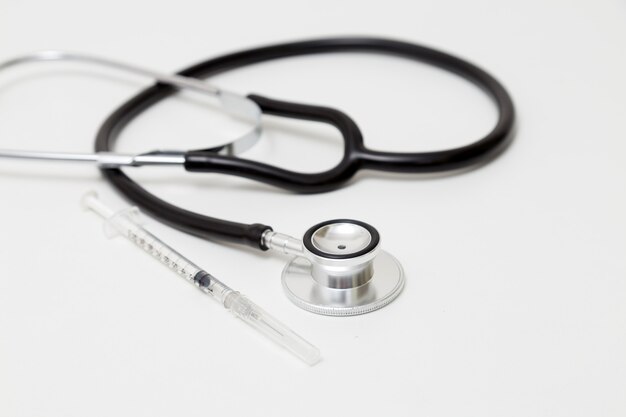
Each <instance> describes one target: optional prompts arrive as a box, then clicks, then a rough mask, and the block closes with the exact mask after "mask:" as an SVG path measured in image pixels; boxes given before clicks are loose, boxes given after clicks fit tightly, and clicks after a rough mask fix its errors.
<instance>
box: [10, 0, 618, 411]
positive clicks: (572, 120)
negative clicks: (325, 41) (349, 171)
mask: <svg viewBox="0 0 626 417" xmlns="http://www.w3.org/2000/svg"><path fill="white" fill-rule="evenodd" d="M625 21H626V5H625V3H624V2H623V1H595V2H591V1H571V0H569V1H525V2H516V3H513V2H498V1H487V0H484V1H472V2H468V1H428V2H426V1H414V2H409V1H406V2H401V1H385V2H377V3H376V4H367V2H363V1H345V2H338V1H320V0H317V1H306V2H294V1H262V2H247V3H246V2H241V1H224V2H209V1H205V2H201V1H189V0H181V1H177V2H170V3H169V4H166V3H164V2H161V3H159V2H148V1H145V2H129V1H120V0H112V1H108V2H86V1H70V0H60V1H48V2H44V1H40V2H35V1H28V0H19V1H18V0H0V57H1V58H8V57H11V56H14V55H16V54H21V53H25V52H30V51H33V50H39V49H45V48H62V49H69V50H76V51H88V52H91V53H96V54H99V55H103V56H108V57H113V58H118V59H121V60H125V61H129V62H134V63H137V64H142V65H144V66H146V67H149V68H154V69H159V70H163V71H175V70H177V69H180V68H182V67H184V66H186V65H188V64H191V63H194V62H197V61H199V60H201V59H204V58H206V57H210V56H214V55H216V54H219V53H222V52H227V51H230V50H234V49H242V48H245V47H248V46H253V45H261V44H266V43H270V42H278V41H283V40H291V39H294V38H296V39H297V38H306V37H311V36H321V35H336V34H371V35H383V36H389V37H396V38H400V39H405V40H410V41H414V42H418V43H424V44H427V45H430V46H434V47H439V48H442V49H444V50H446V51H448V52H451V53H454V54H457V55H459V56H462V57H464V58H467V59H470V60H471V61H473V62H475V63H477V64H479V65H480V66H482V67H484V68H485V69H487V70H488V71H490V72H491V73H493V74H494V75H495V76H496V77H497V78H499V79H500V80H501V81H502V82H503V83H504V84H505V85H506V87H507V88H508V89H509V90H510V91H511V92H512V94H513V96H514V99H515V102H516V105H517V109H518V114H519V132H518V136H517V138H516V141H515V143H514V145H513V146H512V147H511V148H510V149H509V150H508V151H507V152H506V153H505V154H504V155H502V156H501V157H500V158H499V159H497V160H496V161H495V162H493V163H491V164H489V165H487V166H485V167H483V168H481V169H479V170H475V171H472V172H469V173H465V174H462V175H456V176H447V177H440V178H420V177H416V176H411V177H409V178H407V177H398V176H387V175H376V174H372V173H366V174H361V175H359V178H358V180H357V181H355V182H353V183H352V184H351V185H349V186H348V187H346V188H345V189H343V190H340V191H337V192H333V193H329V194H323V195H310V196H298V195H292V194H289V193H286V192H281V191H278V190H275V189H273V188H271V187H267V186H263V185H258V184H255V183H252V182H249V181H245V180H238V179H232V178H226V177H222V176H213V175H192V174H186V173H184V172H180V171H178V170H176V169H164V170H157V169H148V168H145V169H142V170H141V171H140V172H138V171H132V175H133V176H134V177H136V178H138V179H141V180H142V182H143V183H144V184H145V185H146V186H147V187H148V189H150V190H151V191H153V192H155V193H156V194H157V195H159V196H163V197H165V198H167V199H168V200H170V201H173V202H175V203H177V204H179V205H181V206H183V207H186V208H189V209H193V210H198V211H201V212H203V213H207V214H211V215H215V216H218V217H224V218H229V219H233V220H239V221H247V222H257V221H258V222H263V223H266V224H271V225H272V226H274V227H275V229H277V230H280V231H283V232H286V233H290V234H293V235H296V236H297V235H300V234H301V233H303V232H304V231H305V230H306V229H307V228H308V227H309V226H310V225H312V224H314V223H316V222H318V221H321V220H324V219H328V218H335V217H344V216H347V217H352V218H357V219H362V220H365V221H368V222H370V223H372V224H374V225H375V226H376V227H377V228H378V229H379V231H380V232H381V234H382V236H383V239H384V245H385V248H386V250H388V251H389V252H391V253H393V254H394V255H395V256H396V257H397V258H398V259H399V260H400V261H401V262H402V263H403V264H404V267H405V272H406V276H407V280H408V281H407V286H406V289H405V291H404V293H403V294H402V295H401V297H400V298H399V299H398V300H397V301H395V302H394V303H392V304H391V305H389V306H388V307H386V308H384V309H383V310H381V311H379V312H376V313H373V314H369V315H366V316H362V317H353V318H328V317H319V316H315V315H311V314H309V313H306V312H304V311H300V310H298V309H297V308H296V307H294V306H293V305H291V304H290V303H289V301H288V300H287V299H286V298H285V297H284V296H283V294H282V290H281V287H280V278H279V277H280V272H281V270H282V267H283V264H284V261H285V260H284V259H282V258H280V257H267V256H264V255H262V254H260V253H256V252H254V251H252V250H244V251H240V250H238V248H235V247H227V246H221V245H218V244H216V243H212V242H206V241H202V240H200V239H196V238H194V237H190V236H188V235H185V234H183V233H180V232H178V231H175V230H172V229H170V228H168V227H165V226H163V225H160V224H158V223H157V222H155V221H150V223H149V224H150V227H151V229H152V230H153V231H155V232H156V233H157V234H158V235H161V236H162V237H164V238H165V239H166V240H168V241H169V242H170V243H171V244H172V245H173V246H175V247H177V248H179V249H180V250H181V251H182V252H183V253H185V254H187V255H189V256H190V257H191V259H193V260H196V262H198V263H199V264H201V265H202V266H204V267H206V268H207V269H208V270H209V271H211V272H212V273H214V274H215V275H217V276H218V277H221V278H222V279H223V280H224V281H226V282H227V283H229V284H230V285H232V286H233V287H235V288H237V289H239V290H241V291H242V292H244V293H246V294H248V295H249V296H250V297H251V298H252V299H253V300H255V301H257V302H258V303H259V304H260V305H261V306H264V307H265V308H266V309H267V310H269V311H270V312H272V313H274V314H275V315H276V316H277V317H278V318H280V319H282V320H284V321H285V322H287V323H288V324H289V325H290V326H292V327H293V328H294V329H295V330H296V331H298V332H299V333H301V334H302V335H303V336H305V337H307V338H308V339H310V340H311V341H312V342H314V343H315V344H317V345H318V346H319V347H320V349H321V350H322V353H323V356H324V361H323V362H322V363H320V364H319V365H318V366H316V367H314V368H307V367H306V366H305V365H302V364H301V363H299V362H298V361H297V360H295V359H293V358H292V357H290V356H289V355H288V354H286V353H284V352H282V351H280V350H278V349H275V348H274V346H273V345H271V344H270V343H269V342H267V341H265V340H264V339H262V338H261V337H260V336H258V335H256V334H255V333H254V332H253V331H252V330H250V329H248V328H246V327H245V326H244V325H243V324H242V323H240V322H238V321H236V320H235V319H233V318H232V317H230V316H229V315H228V313H227V312H226V311H224V310H222V309H221V308H220V307H219V306H218V305H217V304H216V303H214V302H212V301H211V300H210V299H207V298H206V297H203V296H202V295H201V294H200V293H199V292H197V291H195V290H194V289H193V288H192V287H190V286H189V285H186V284H185V283H184V282H182V281H181V280H180V279H179V278H177V277H176V276H174V275H173V274H172V273H171V272H169V271H167V270H166V269H165V268H163V267H162V266H161V265H159V264H158V263H156V262H155V261H154V260H152V259H150V258H149V257H148V256H145V255H144V254H141V253H139V252H138V251H137V250H136V249H135V248H134V247H132V246H131V245H130V244H129V243H128V242H125V241H124V240H119V239H118V240H113V241H108V240H106V239H105V238H104V237H103V235H102V232H101V225H100V221H99V219H97V218H96V217H95V216H94V215H91V214H88V213H84V212H82V211H81V209H80V207H79V204H78V201H79V200H80V197H81V196H82V194H83V193H84V192H86V191H87V190H89V189H95V190H97V191H98V192H99V193H100V195H101V197H102V198H103V199H104V200H106V201H107V202H108V203H110V204H111V205H113V206H115V207H117V208H121V207H124V206H125V205H126V203H125V202H124V201H123V200H122V199H121V198H119V197H118V196H117V195H116V193H115V192H114V191H113V190H112V189H111V187H110V186H109V185H107V184H106V183H104V182H103V181H102V180H101V178H100V176H99V174H98V172H97V170H96V169H95V168H93V167H88V166H82V167H78V166H68V165H57V164H42V163H26V162H6V161H2V163H1V164H0V195H1V196H2V200H1V202H2V203H1V205H0V207H1V209H0V210H1V212H0V213H1V216H0V265H2V267H1V269H0V271H1V272H0V416H2V417H13V416H16V417H17V416H48V417H52V416H111V415H133V416H172V415H185V416H206V415H219V416H242V415H266V416H287V415H302V416H323V415H346V416H348V415H349V416H368V415H393V416H409V415H410V416H417V415H424V416H483V417H484V416H505V415H506V416H568V417H574V416H624V415H626V260H625V254H626V218H625V215H624V213H626V187H625V186H624V182H625V178H626V176H625V175H626V164H625V163H624V155H625V153H626V137H625V136H626V127H625V123H624V116H625V113H626V101H625V97H626V81H624V74H626V58H625V51H626V24H624V22H625ZM214 82H215V83H216V84H219V85H220V86H223V87H228V88H230V89H232V90H234V91H239V92H242V93H247V92H251V91H253V92H257V93H262V94H266V95H269V96H272V97H277V98H285V99H293V100H299V101H303V102H310V103H317V104H323V105H331V106H334V107H338V108H341V109H343V110H344V111H346V112H347V113H348V114H350V115H352V116H353V117H354V118H355V119H356V120H357V122H358V123H359V124H360V125H361V127H362V129H363V131H364V134H365V137H366V142H367V144H368V145H369V146H371V147H372V148H377V149H385V148H388V149H393V150H405V151H416V150H432V149H437V148H442V147H448V146H455V145H460V144H464V143H469V142H470V141H472V140H474V139H475V138H477V137H479V136H480V135H482V134H484V133H486V132H487V131H488V130H489V129H490V127H491V124H492V123H493V121H494V120H495V111H494V109H493V108H492V107H491V104H490V102H489V101H488V100H487V98H485V97H484V96H483V95H482V93H481V92H480V91H478V90H477V89H476V88H474V87H473V86H471V85H468V84H466V83H465V82H464V81H462V80H460V79H457V78H456V77H454V76H452V75H449V74H446V73H442V72H440V71H437V70H435V69H432V68H430V67H427V66H424V65H420V64H415V63H411V62H406V61H402V60H398V59H392V58H388V57H377V56H366V55H341V56H324V57H314V58H302V59H291V60H288V61H283V62H280V63H278V62H277V63H271V64H266V65H259V66H256V67H254V68H249V69H246V70H242V71H238V72H233V73H231V74H228V75H226V76H221V77H219V78H218V79H215V80H214ZM146 83H147V81H146V80H144V79H140V78H135V77H127V76H126V75H123V74H115V73H113V74H112V73H110V72H108V71H106V70H99V69H94V68H91V67H86V66H80V65H71V66H70V65H61V64H44V65H37V66H31V67H29V68H26V67H24V68H22V70H13V71H10V72H6V73H3V74H0V119H1V122H0V144H1V146H0V147H16V148H27V149H41V150H43V149H49V150H67V151H76V152H79V151H89V150H90V149H91V148H92V142H93V136H94V134H95V132H96V129H97V127H98V125H99V123H100V121H101V120H102V119H103V118H104V117H105V116H106V115H107V114H108V113H109V112H110V111H111V110H112V109H113V108H114V107H115V106H116V105H117V104H118V103H120V102H121V101H123V100H125V99H126V98H127V97H129V96H130V95H132V94H133V93H134V92H135V91H137V89H138V88H141V87H142V86H144V85H146ZM190 97H191V96H189V97H188V98H182V99H180V98H179V99H175V100H171V101H169V102H167V103H164V104H163V105H159V106H157V107H155V108H154V109H153V110H151V111H150V112H148V113H146V115H145V117H142V118H140V119H139V120H138V121H137V122H136V123H134V124H132V125H131V126H130V128H129V129H128V130H127V131H126V132H125V133H124V135H123V138H122V140H121V143H120V146H119V149H120V150H126V151H141V150H146V149H155V148H158V147H166V148H179V147H182V148H183V149H185V148H193V147H201V146H208V145H210V144H216V143H218V142H219V139H215V138H220V137H224V136H227V135H224V132H225V129H230V127H229V126H226V124H225V122H224V120H223V119H221V118H220V117H221V116H219V115H215V114H214V113H213V112H212V110H211V108H210V107H208V106H207V105H206V104H204V103H203V101H202V100H199V99H197V98H195V99H192V98H190ZM340 154H341V144H340V140H339V136H338V134H337V133H336V132H335V131H333V130H332V129H330V128H326V127H317V126H310V125H308V124H307V125H303V124H300V123H292V122H289V123H286V122H281V121H279V120H274V119H272V120H268V128H267V133H266V135H265V137H264V139H263V143H262V144H261V145H259V147H258V148H256V149H255V150H254V151H252V152H250V154H249V156H250V157H254V158H258V159H262V160H265V161H270V162H272V163H276V164H279V165H282V166H285V167H289V168H294V169H300V170H304V171H314V170H319V169H325V168H328V167H330V166H332V165H333V163H335V162H336V161H338V159H339V158H340Z"/></svg>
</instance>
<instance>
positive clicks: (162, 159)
mask: <svg viewBox="0 0 626 417" xmlns="http://www.w3.org/2000/svg"><path fill="white" fill-rule="evenodd" d="M0 158H12V159H29V160H39V161H65V162H90V163H96V164H97V165H98V166H100V167H104V168H118V167H123V166H130V167H140V166H146V165H175V166H180V165H183V164H184V163H185V153H184V152H174V151H156V152H149V153H144V154H139V155H127V154H117V153H110V152H99V153H64V152H38V151H32V152H31V151H12V150H5V149H0Z"/></svg>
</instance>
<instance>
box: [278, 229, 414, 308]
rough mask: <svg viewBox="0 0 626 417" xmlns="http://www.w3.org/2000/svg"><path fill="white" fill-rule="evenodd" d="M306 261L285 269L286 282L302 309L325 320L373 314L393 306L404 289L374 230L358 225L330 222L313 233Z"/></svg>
mask: <svg viewBox="0 0 626 417" xmlns="http://www.w3.org/2000/svg"><path fill="white" fill-rule="evenodd" d="M302 246H303V247H302V256H297V257H295V258H293V259H292V260H291V261H290V262H289V263H288V264H287V266H286V267H285V269H284V270H283V274H282V283H283V288H284V290H285V293H286V294H287V297H288V298H289V299H290V300H291V301H292V302H293V303H294V304H296V305H297V306H298V307H300V308H303V309H305V310H307V311H310V312H313V313H317V314H323V315H327V316H353V315H358V314H365V313H369V312H371V311H374V310H378V309H379V308H382V307H384V306H385V305H387V304H389V303H390V302H391V301H393V300H394V299H395V298H396V297H397V296H398V295H399V294H400V292H401V291H402V288H403V287H404V272H403V271H402V267H401V266H400V264H399V263H398V261H397V260H396V259H395V258H394V257H393V256H391V255H390V254H388V253H387V252H384V251H382V250H380V236H379V234H378V232H377V231H376V229H374V228H373V227H372V226H370V225H368V224H366V223H363V222H360V221H356V220H346V219H340V220H330V221H327V222H324V223H320V224H317V225H315V226H313V227H312V228H310V229H309V230H308V231H307V232H306V234H305V235H304V238H303V241H302Z"/></svg>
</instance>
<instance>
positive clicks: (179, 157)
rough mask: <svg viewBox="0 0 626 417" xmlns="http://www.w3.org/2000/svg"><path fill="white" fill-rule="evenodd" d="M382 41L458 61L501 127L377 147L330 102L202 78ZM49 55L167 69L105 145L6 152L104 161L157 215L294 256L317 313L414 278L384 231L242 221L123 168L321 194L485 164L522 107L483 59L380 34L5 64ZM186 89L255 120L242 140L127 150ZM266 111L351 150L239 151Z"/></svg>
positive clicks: (452, 66) (405, 53) (304, 294)
mask: <svg viewBox="0 0 626 417" xmlns="http://www.w3.org/2000/svg"><path fill="white" fill-rule="evenodd" d="M336 52H372V53H382V54H389V55H395V56H400V57H404V58H408V59H412V60H417V61H421V62H426V63H429V64H432V65H435V66H438V67H440V68H443V69H445V70H448V71H451V72H454V73H456V74H458V75H460V76H462V77H463V78H466V79H467V80H469V81H471V82H473V83H474V84H476V85H478V86H479V87H481V88H482V89H483V90H484V91H485V92H486V93H487V94H488V95H489V96H490V97H491V98H492V99H493V101H494V103H495V104H496V106H497V108H498V112H499V115H498V120H497V123H496V125H495V127H494V128H493V129H492V130H491V132H489V133H488V134H487V135H486V136H485V137H483V138H481V139H479V140H477V141H475V142H474V143H472V144H469V145H466V146H462V147H458V148H454V149H447V150H442V151H435V152H421V153H398V152H383V151H374V150H370V149H368V148H367V147H366V146H365V145H364V143H363V137H362V135H361V132H360V130H359V128H358V126H357V125H356V123H355V122H354V121H353V120H352V119H351V118H350V117H349V116H347V115H346V114H345V113H343V112H341V111H339V110H336V109H333V108H329V107H322V106H315V105H309V104H302V103H292V102H286V101H281V100H277V99H272V98H267V97H263V96H260V95H255V94H250V95H248V96H246V97H244V96H241V95H238V94H235V93H231V92H227V91H223V90H221V89H219V88H217V87H215V86H213V85H211V84H208V83H206V82H204V81H201V80H199V79H201V78H208V77H211V76H214V75H217V74H221V73H224V72H227V71H231V70H235V69H238V68H242V67H245V66H248V65H253V64H256V63H260V62H265V61H270V60H275V59H280V58H286V57H292V56H300V55H310V54H320V53H336ZM40 60H74V61H85V62H90V63H94V64H100V65H106V66H109V67H113V68H117V69H120V70H126V71H130V72H134V73H138V74H142V75H146V76H148V77H151V78H153V79H156V80H157V81H158V82H159V83H158V84H156V85H154V86H152V87H150V88H148V89H146V90H144V91H142V92H141V93H139V94H138V95H136V96H135V97H133V98H131V99H130V100H129V101H127V102H126V103H124V104H123V105H122V106H120V107H119V108H118V109H117V110H115V111H114V112H113V113H112V114H111V115H110V116H109V117H108V118H107V119H106V120H105V122H104V123H103V124H102V126H101V127H100V130H99V132H98V134H97V137H96V143H95V150H96V153H94V154H67V153H50V152H28V151H8V150H0V157H13V158H27V159H48V160H68V161H87V162H95V163H97V164H98V165H99V166H100V168H101V171H102V173H103V175H104V177H105V178H106V179H107V180H108V181H109V182H110V183H111V184H112V185H113V186H114V187H115V188H116V189H117V190H118V191H119V192H120V193H121V194H123V195H124V196H125V197H126V198H127V199H129V200H130V201H132V202H133V203H134V204H136V205H137V206H139V207H140V208H141V209H142V210H143V211H145V212H148V213H150V214H151V215H152V216H154V217H156V218H157V219H159V220H161V221H163V222H164V223H167V224H169V225H171V226H173V227H175V228H177V229H180V230H182V231H185V232H187V233H190V234H193V235H196V236H200V237H203V238H208V239H218V240H225V241H230V242H234V243H239V244H246V245H248V246H252V247H254V248H257V249H261V250H263V251H267V250H272V251H278V252H280V253H284V254H288V255H292V256H293V258H292V259H291V260H290V261H289V262H288V264H287V266H286V267H285V269H284V270H283V274H282V284H283V288H284V290H285V293H286V294H287V296H288V298H289V299H290V300H291V301H292V302H294V303H295V304H296V305H297V306H299V307H301V308H303V309H305V310H308V311H311V312H314V313H318V314H324V315H331V316H346V315H356V314H363V313H367V312H370V311H374V310H377V309H379V308H381V307H383V306H385V305H387V304H388V303H389V302H391V301H393V300H394V299H395V298H396V297H397V296H398V295H399V294H400V292H401V291H402V289H403V287H404V281H405V277H404V273H403V270H402V267H401V266H400V264H399V262H398V261H397V260H396V259H395V258H394V257H393V256H391V255H390V254H388V253H387V252H385V251H383V250H381V249H380V236H379V233H378V232H377V230H376V229H375V228H374V227H373V226H371V225H369V224H367V223H364V222H361V221H357V220H352V219H336V220H329V221H326V222H322V223H319V224H316V225H314V226H313V227H311V228H310V229H308V230H307V232H306V233H305V234H304V236H303V237H302V238H301V239H297V238H294V237H291V236H288V235H286V234H282V233H278V232H275V231H274V230H273V228H272V227H270V226H267V225H263V224H258V223H255V224H243V223H236V222H232V221H227V220H222V219H217V218H214V217H208V216H205V215H202V214H199V213H194V212H191V211H189V210H185V209H183V208H181V207H177V206H175V205H173V204H171V203H168V202H166V201H164V200H162V199H160V198H158V197H156V196H155V195H153V194H151V193H149V192H148V191H147V190H146V189H144V188H143V187H142V186H141V185H139V184H138V183H137V182H135V181H134V180H133V179H131V178H130V177H128V176H127V175H126V174H125V173H124V172H122V170H121V169H120V168H121V167H126V166H146V165H171V166H183V167H184V168H185V169H186V170H187V171H190V172H210V173H219V174H228V175H235V176H240V177H245V178H248V179H251V180H255V181H260V182H264V183H267V184H271V185H273V186H276V187H279V188H283V189H286V190H290V191H294V192H298V193H320V192H326V191H330V190H333V189H336V188H339V187H341V186H342V185H343V184H344V183H345V182H346V181H348V180H349V179H350V178H352V177H353V176H354V175H355V174H356V173H357V172H358V171H359V170H361V169H367V170H379V171H389V172H396V173H432V172H442V171H453V170H460V169H463V168H468V167H472V166H477V165H480V164H482V163H484V162H486V161H489V160H491V159H492V158H494V157H495V156H497V155H498V154H499V153H500V152H502V151H503V150H504V149H505V148H506V146H507V145H508V144H509V143H510V141H511V140H512V137H513V128H514V119H515V115H514V107H513V103H512V100H511V98H510V96H509V94H508V93H507V91H506V90H505V88H504V87H503V86H502V85H501V84H500V83H499V82H498V81H497V80H496V79H495V78H493V77H492V76H491V75H489V74H488V73H487V72H485V71H484V70H482V69H480V68H478V67H476V66H475V65H473V64H471V63H469V62H467V61H464V60H462V59H460V58H457V57H454V56H452V55H449V54H446V53H443V52H440V51H437V50H434V49H431V48H427V47H424V46H420V45H416V44H413V43H408V42H400V41H395V40H389V39H380V38H328V39H320V40H312V41H303V42H293V43H283V44H277V45H272V46H266V47H260V48H254V49H249V50H244V51H240V52H236V53H233V54H229V55H224V56H221V57H217V58H213V59H210V60H207V61H204V62H201V63H199V64H197V65H194V66H192V67H189V68H187V69H185V70H183V71H181V72H179V73H178V74H176V75H166V74H160V73H157V72H154V71H150V70H145V69H142V68H139V67H136V66H131V65H127V64H122V63H119V62H115V61H111V60H107V59H102V58H97V57H92V56H85V55H80V54H68V53H63V52H57V51H48V52H43V53H37V54H32V55H28V56H24V57H20V58H16V59H14V60H11V61H7V62H5V63H3V64H0V70H1V69H3V68H7V67H11V66H15V65H17V64H21V63H24V62H31V61H40ZM181 88H186V89H193V90H196V91H200V92H203V93H207V94H210V95H212V96H214V97H216V98H217V99H218V100H219V102H220V104H221V106H222V108H223V110H224V111H226V112H227V113H229V114H232V115H233V116H235V117H239V118H241V119H243V120H245V121H247V122H248V123H249V124H250V126H251V128H250V129H249V130H248V131H247V132H246V133H245V134H244V135H242V136H240V137H239V138H237V139H235V140H234V141H232V142H230V143H227V144H224V145H222V146H217V147H212V148H210V149H201V150H190V151H175V152H172V151H152V152H147V153H142V154H139V155H121V154H118V153H115V152H113V146H114V143H115V141H116V139H117V138H118V136H119V135H120V133H121V132H122V130H123V129H124V127H126V126H127V125H128V124H129V123H130V122H131V121H132V120H133V119H134V118H136V117H137V116H139V115H140V114H141V113H142V112H143V111H145V110H146V109H148V108H150V107H151V106H153V105H154V104H156V103H157V102H159V101H161V100H163V99H165V98H167V97H169V96H171V95H172V94H174V93H175V92H177V91H178V90H179V89H181ZM262 114H270V115H275V116H281V117H287V118H294V119H301V120H309V121H316V122H322V123H328V124H330V125H332V126H334V127H335V128H337V129H338V130H339V131H340V133H341V135H342V137H343V141H344V154H343V158H342V159H341V161H340V162H339V163H338V164H337V165H336V166H335V167H334V168H332V169H329V170H327V171H323V172H318V173H312V174H311V173H300V172H295V171H290V170H286V169H282V168H278V167H276V166H272V165H268V164H264V163H261V162H257V161H252V160H249V159H245V158H242V157H240V156H238V155H239V154H241V153H242V152H244V151H246V150H248V149H249V148H250V147H252V146H253V145H254V144H255V143H256V142H257V141H258V140H259V137H260V134H261V129H262V126H261V123H262V120H261V119H262Z"/></svg>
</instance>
